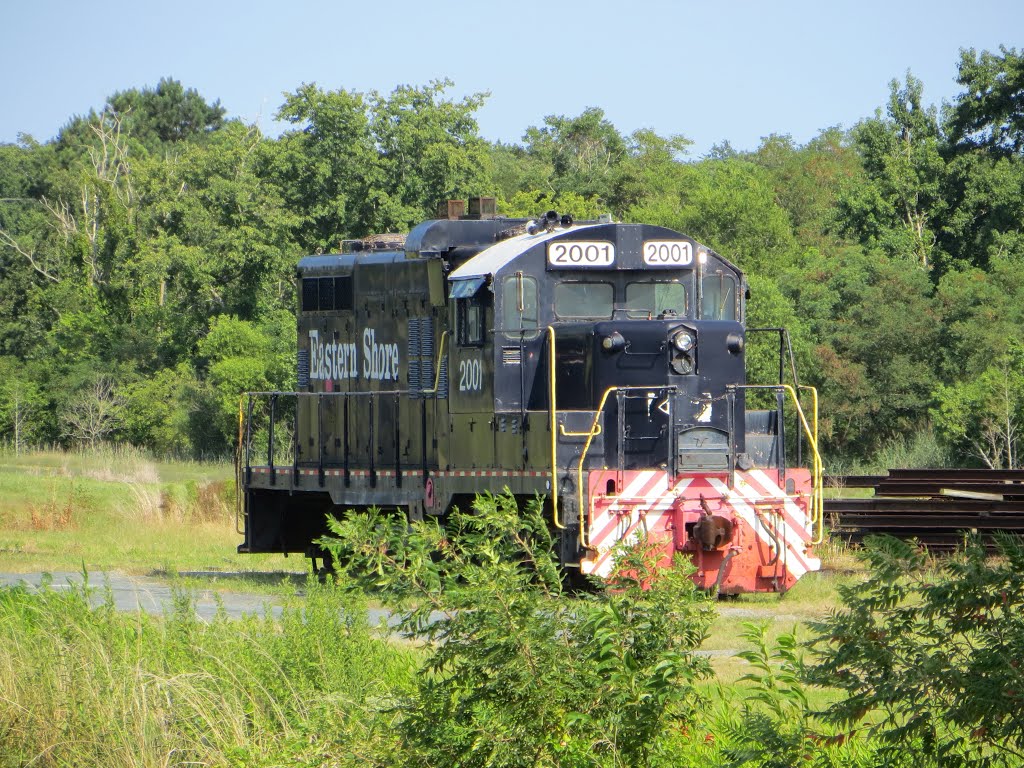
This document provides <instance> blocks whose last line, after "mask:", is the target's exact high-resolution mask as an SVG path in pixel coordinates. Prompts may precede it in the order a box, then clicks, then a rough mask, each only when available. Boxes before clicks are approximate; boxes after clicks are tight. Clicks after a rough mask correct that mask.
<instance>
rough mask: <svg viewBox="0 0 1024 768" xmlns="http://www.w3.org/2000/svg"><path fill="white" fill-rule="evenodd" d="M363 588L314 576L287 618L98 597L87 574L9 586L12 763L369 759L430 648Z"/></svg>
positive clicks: (7, 685)
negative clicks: (140, 606)
mask: <svg viewBox="0 0 1024 768" xmlns="http://www.w3.org/2000/svg"><path fill="white" fill-rule="evenodd" d="M365 616H366V608H365V605H364V604H363V603H362V601H361V600H360V598H358V597H357V596H354V595H353V594H352V593H346V592H344V591H342V590H340V589H334V588H329V587H324V586H320V585H317V584H315V583H309V584H307V585H306V588H305V599H304V600H303V601H302V602H301V605H299V604H295V605H293V606H292V607H291V608H287V609H286V610H285V613H284V615H283V616H282V618H280V619H270V618H257V617H250V618H246V619H241V620H229V619H227V618H226V617H224V616H223V615H221V616H218V617H217V618H215V619H214V620H213V621H211V622H209V623H205V622H200V621H198V620H197V619H196V618H195V616H194V614H193V612H192V608H191V604H190V601H189V598H188V596H187V595H186V594H184V593H182V594H180V595H179V596H178V597H177V599H176V600H175V605H174V610H173V611H172V612H171V613H170V614H169V615H168V616H166V617H165V618H162V619H154V618H151V617H148V616H146V615H144V614H136V615H127V614H122V613H118V612H117V611H116V610H115V609H114V607H113V603H112V602H111V600H110V598H108V600H107V602H105V603H104V604H102V605H100V606H99V607H98V608H97V607H93V606H92V605H91V604H90V598H89V595H88V594H87V590H86V589H84V588H72V589H69V590H61V591H55V590H49V589H43V590H42V591H41V592H40V593H38V594H32V593H30V592H27V591H25V590H24V589H20V588H15V589H10V588H8V589H0V768H7V766H11V767H12V768H13V767H14V766H26V765H41V766H81V765H97V766H98V765H102V766H114V767H117V766H132V767H134V766H165V765H222V766H228V765H231V766H242V765H245V766H250V765H253V766H255V765H282V764H289V765H294V764H302V765H305V764H312V765H320V764H329V765H360V764H364V762H365V761H364V759H363V758H365V757H367V756H368V755H370V754H374V753H377V752H380V751H382V750H384V749H386V742H387V739H388V738H389V736H388V733H387V731H386V730H382V729H381V728H380V727H379V725H380V724H382V723H383V722H384V721H385V719H386V718H385V717H383V716H382V717H380V719H379V721H378V715H379V713H381V712H382V711H385V710H386V709H387V707H388V706H389V705H390V703H391V702H392V701H393V700H394V697H395V696H396V695H398V694H400V693H401V692H402V691H404V690H406V689H407V688H408V687H409V686H410V684H411V681H412V675H413V673H414V671H415V669H416V668H417V666H418V664H419V661H420V658H421V654H420V652H419V651H417V650H416V649H413V648H408V647H401V646H396V645H394V644H392V643H389V642H387V641H386V640H384V639H381V638H380V637H378V636H376V635H375V634H374V633H373V631H372V630H371V629H370V628H369V627H367V625H366V620H365Z"/></svg>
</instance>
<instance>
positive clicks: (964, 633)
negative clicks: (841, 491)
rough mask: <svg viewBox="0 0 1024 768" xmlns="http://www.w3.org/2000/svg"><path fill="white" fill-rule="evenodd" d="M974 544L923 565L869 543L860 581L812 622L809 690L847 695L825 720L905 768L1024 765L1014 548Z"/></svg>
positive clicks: (884, 541)
mask: <svg viewBox="0 0 1024 768" xmlns="http://www.w3.org/2000/svg"><path fill="white" fill-rule="evenodd" d="M997 546H998V552H999V556H998V557H997V558H990V557H989V556H988V554H987V552H986V550H985V548H984V546H982V543H981V542H980V540H979V539H977V538H975V539H972V540H970V541H969V542H968V544H967V546H966V548H965V549H964V550H963V551H962V552H960V553H958V554H957V555H956V556H954V557H949V558H946V559H943V560H941V561H939V562H937V563H934V562H931V561H930V560H929V559H928V556H927V554H926V553H925V552H924V551H923V550H920V549H918V548H916V547H914V546H913V545H912V544H909V543H906V542H902V541H898V540H896V539H892V538H888V537H878V538H876V539H874V540H872V541H871V545H870V546H869V547H868V548H867V549H866V550H865V557H866V559H867V560H868V563H869V565H870V576H869V578H868V579H867V580H865V581H864V582H863V583H861V584H855V585H851V586H845V587H841V589H840V593H841V596H842V600H843V603H844V608H843V609H842V610H840V611H837V612H835V613H834V614H833V615H832V616H830V617H829V618H828V619H826V620H824V621H822V622H820V623H817V624H814V625H812V626H813V628H814V629H815V631H816V632H817V634H818V637H817V640H816V641H815V644H814V648H815V650H816V652H817V654H818V661H817V663H816V664H815V665H813V666H811V667H810V668H809V669H808V671H807V679H808V680H809V681H810V682H812V683H814V684H817V685H822V686H834V687H837V688H839V689H840V690H842V691H844V692H845V693H846V696H845V698H843V699H842V700H840V701H838V702H836V703H835V704H833V705H832V706H831V707H829V709H828V711H827V712H826V713H825V719H826V720H827V721H829V722H832V723H835V724H836V725H839V726H842V727H845V728H848V729H850V733H851V734H852V733H855V732H866V733H867V734H870V735H871V736H874V737H877V738H878V739H879V740H880V742H881V745H882V747H883V749H882V754H883V755H884V756H885V757H886V759H888V760H891V761H898V760H899V759H901V758H903V759H906V758H907V757H908V756H911V758H912V761H913V764H914V765H942V766H943V768H946V767H947V766H997V765H1020V764H1021V763H1022V761H1024V708H1022V706H1021V705H1022V702H1024V698H1022V697H1024V670H1022V669H1021V665H1022V664H1024V613H1022V610H1024V544H1022V543H1021V541H1020V540H1019V539H1018V538H1015V537H1009V536H1007V537H1003V538H999V539H998V540H997Z"/></svg>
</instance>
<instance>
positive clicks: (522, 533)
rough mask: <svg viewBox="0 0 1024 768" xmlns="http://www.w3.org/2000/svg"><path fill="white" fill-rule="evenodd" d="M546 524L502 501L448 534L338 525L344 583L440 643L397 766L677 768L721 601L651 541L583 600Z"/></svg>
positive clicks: (453, 525)
mask: <svg viewBox="0 0 1024 768" xmlns="http://www.w3.org/2000/svg"><path fill="white" fill-rule="evenodd" d="M541 512H542V508H541V504H540V503H539V502H538V503H535V504H533V505H530V506H529V507H528V508H527V509H526V510H525V511H524V512H523V514H522V515H520V513H519V510H518V509H517V505H516V501H515V499H514V498H513V497H512V496H511V495H504V496H500V497H490V496H486V497H482V498H479V499H478V500H477V502H476V503H475V504H474V509H473V510H472V512H471V513H469V514H461V513H456V514H455V515H454V516H453V518H452V519H451V520H450V521H449V523H448V525H446V527H445V529H444V530H442V529H441V528H440V527H439V526H438V525H437V523H436V522H435V521H428V522H425V523H417V524H414V525H413V526H412V528H411V530H407V523H406V521H405V519H404V518H401V517H399V516H395V515H385V514H381V513H369V514H362V515H355V516H349V517H347V518H346V519H344V520H343V521H333V522H332V524H331V530H332V533H333V535H332V536H330V537H328V538H326V539H324V540H323V543H324V544H325V545H326V546H327V547H328V548H329V549H330V550H331V551H332V552H334V553H335V555H336V556H337V557H340V558H341V559H342V560H341V562H343V563H344V564H345V565H346V573H347V575H349V576H351V577H354V579H355V580H356V582H357V583H361V584H362V585H364V586H367V587H370V588H372V589H375V590H379V593H380V594H381V596H382V597H383V598H384V599H386V600H387V601H388V603H389V604H396V605H403V606H409V608H408V610H406V611H405V612H404V613H403V614H402V620H401V623H400V624H399V629H400V630H401V631H402V632H404V633H406V634H407V635H409V636H410V637H414V638H422V639H424V640H427V641H430V642H431V645H430V646H429V648H430V655H429V657H428V659H427V662H426V664H425V666H424V668H423V669H422V670H421V672H420V674H419V676H418V677H417V679H416V684H415V688H414V689H413V690H412V691H411V692H410V693H409V694H408V695H407V696H406V697H405V699H404V700H403V701H402V702H400V704H399V707H398V708H399V709H400V711H401V712H402V718H401V720H400V722H399V724H398V733H399V737H400V738H399V742H398V744H397V745H396V749H397V750H398V753H399V755H398V758H397V759H396V760H395V761H394V762H392V763H391V764H401V765H409V766H447V765H460V766H467V767H469V766H509V767H511V766H544V765H564V766H576V765H578V766H594V767H595V768H596V766H624V765H629V766H649V765H673V764H675V763H674V762H673V759H672V757H671V754H669V750H670V748H671V745H672V744H673V743H674V741H675V740H676V738H677V734H678V732H679V730H680V729H685V728H686V727H688V726H691V725H692V724H693V723H694V721H695V718H696V714H697V713H698V712H699V711H700V709H701V705H702V702H703V697H702V696H701V695H700V694H699V692H698V690H697V688H696V683H697V682H698V681H699V680H701V679H702V678H705V677H707V676H709V675H710V671H711V668H710V665H709V664H708V661H707V659H706V658H702V657H700V656H699V655H697V654H696V653H695V651H696V650H697V648H698V647H699V646H700V644H701V642H702V641H703V640H704V637H705V636H706V633H707V629H708V627H709V625H710V623H711V619H712V618H713V608H712V605H711V603H710V602H709V597H708V596H707V595H706V594H703V593H700V592H698V591H697V589H696V587H695V586H694V584H693V582H692V581H691V580H690V579H689V578H688V569H687V568H685V567H684V566H683V565H682V564H681V563H680V564H679V566H678V567H676V568H658V567H657V561H658V560H659V558H660V556H661V555H660V553H659V552H658V551H657V550H656V548H654V547H649V546H648V547H645V546H644V545H643V543H640V544H639V545H638V546H636V547H635V548H634V549H632V550H630V551H629V552H628V553H627V554H626V556H625V557H623V558H621V559H620V560H619V561H618V563H617V565H616V572H615V574H614V575H613V577H612V579H611V582H610V583H609V584H608V585H607V587H606V588H604V589H601V590H600V591H598V592H597V593H596V594H594V595H589V596H582V595H580V596H577V597H576V598H571V597H570V596H569V595H568V594H567V593H565V592H563V589H562V583H563V579H564V574H563V573H562V572H561V569H560V567H559V565H558V561H557V558H556V557H555V555H553V554H552V553H553V552H554V549H555V548H554V546H553V545H554V542H553V540H552V537H551V533H550V532H549V530H548V526H547V521H546V519H545V518H544V517H543V516H542V514H541ZM379 764H388V763H387V761H386V760H382V761H381V762H380V763H379Z"/></svg>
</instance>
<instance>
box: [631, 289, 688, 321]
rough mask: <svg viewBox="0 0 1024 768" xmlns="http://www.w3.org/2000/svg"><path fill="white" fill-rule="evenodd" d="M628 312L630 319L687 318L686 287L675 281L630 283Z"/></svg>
mask: <svg viewBox="0 0 1024 768" xmlns="http://www.w3.org/2000/svg"><path fill="white" fill-rule="evenodd" d="M626 310H627V312H628V313H629V316H630V317H637V318H655V317H663V316H666V315H675V316H677V317H686V316H687V315H688V312H689V301H688V296H687V293H686V286H684V285H683V284H682V283H678V282H675V281H671V282H644V283H629V284H628V285H627V286H626Z"/></svg>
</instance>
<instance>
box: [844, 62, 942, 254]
mask: <svg viewBox="0 0 1024 768" xmlns="http://www.w3.org/2000/svg"><path fill="white" fill-rule="evenodd" d="M923 93H924V85H923V84H922V83H921V81H920V80H918V79H917V78H915V77H914V76H913V75H911V74H910V73H909V72H908V73H907V76H906V79H905V81H904V83H903V84H902V85H901V84H900V83H899V82H898V81H896V80H893V81H892V82H891V83H890V84H889V104H888V109H887V115H886V117H885V118H883V117H882V116H881V113H880V111H879V113H877V114H876V115H875V117H874V118H872V119H870V120H865V121H863V122H861V123H858V124H857V126H855V127H854V129H853V132H852V133H853V138H854V143H855V144H856V146H857V149H858V150H859V152H860V155H861V158H862V160H863V163H864V169H865V172H866V173H867V177H868V179H869V181H870V182H871V183H870V184H866V185H865V184H851V185H850V186H849V187H848V188H847V189H846V190H845V193H844V194H843V195H842V196H841V197H840V205H841V210H842V215H843V217H844V218H845V220H846V228H847V230H848V231H850V232H851V233H853V234H854V235H855V236H856V237H858V238H859V239H860V241H861V242H862V243H864V244H865V245H868V246H877V247H880V248H882V249H883V250H884V251H885V252H886V253H887V254H889V255H890V256H894V257H898V258H904V259H908V260H911V261H915V262H916V263H917V264H919V265H920V266H921V267H923V268H925V269H929V268H931V267H932V266H933V262H934V255H933V253H932V251H933V249H934V247H935V241H936V234H935V230H936V228H937V222H938V220H939V219H940V218H941V216H942V215H943V212H944V210H945V204H944V200H943V197H942V194H941V185H942V182H943V178H944V175H945V170H946V169H945V161H944V160H943V157H942V154H941V149H942V142H943V137H942V135H941V131H940V126H939V117H938V112H937V110H936V109H935V108H934V107H926V106H924V104H923V102H922V98H923Z"/></svg>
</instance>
